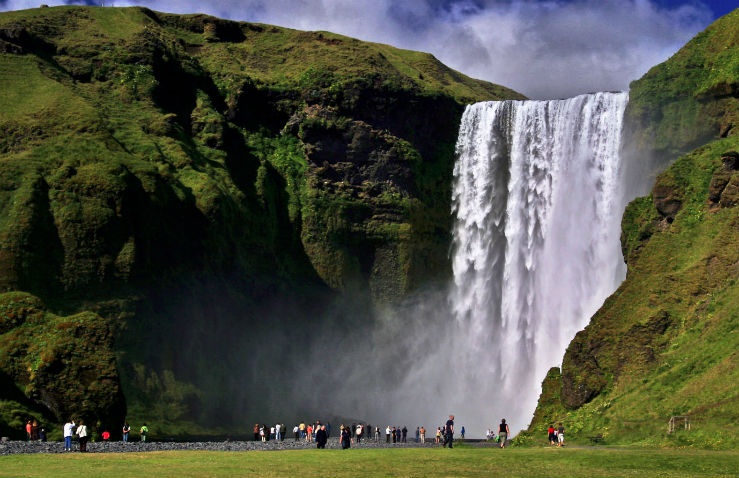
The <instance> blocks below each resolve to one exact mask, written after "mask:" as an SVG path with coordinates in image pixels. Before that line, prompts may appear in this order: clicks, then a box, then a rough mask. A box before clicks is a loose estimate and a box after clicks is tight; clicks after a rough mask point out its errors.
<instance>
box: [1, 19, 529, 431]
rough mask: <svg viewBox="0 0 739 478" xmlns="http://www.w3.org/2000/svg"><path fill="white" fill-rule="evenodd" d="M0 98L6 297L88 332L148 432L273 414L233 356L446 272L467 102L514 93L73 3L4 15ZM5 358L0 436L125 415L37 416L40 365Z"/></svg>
mask: <svg viewBox="0 0 739 478" xmlns="http://www.w3.org/2000/svg"><path fill="white" fill-rule="evenodd" d="M0 84H2V91H3V94H2V95H0V164H1V169H0V185H1V186H2V187H0V288H2V290H4V291H24V292H27V293H31V294H33V295H34V296H36V297H38V298H40V300H42V301H43V303H44V304H45V307H46V309H44V310H48V312H44V314H48V315H43V314H42V315H40V316H39V317H48V320H49V321H50V324H51V323H52V322H53V320H56V319H53V320H52V319H51V317H56V316H55V315H53V314H59V315H63V316H66V315H71V316H74V317H78V316H79V315H78V314H83V315H82V316H79V317H84V320H85V321H86V322H85V323H86V324H87V323H92V322H95V321H96V320H97V321H101V325H100V327H103V328H105V330H110V331H111V334H112V337H113V338H114V340H109V338H108V337H107V336H105V339H102V338H101V339H100V340H99V341H98V342H96V343H95V346H96V347H98V348H99V349H100V351H101V354H103V355H102V356H105V357H107V356H108V355H106V354H112V353H113V352H115V355H116V358H117V367H115V368H116V370H114V371H111V372H110V374H108V375H109V376H110V378H111V380H113V382H116V383H117V381H118V380H119V379H120V380H121V383H122V387H123V390H124V392H125V395H126V401H127V405H128V410H129V417H130V418H134V419H139V420H140V419H144V420H148V421H149V423H150V424H151V423H152V422H155V423H158V424H161V425H162V426H161V427H158V428H159V429H158V430H156V433H157V434H159V435H160V436H161V435H162V434H163V433H168V434H170V435H174V434H178V433H180V432H189V433H198V432H200V431H201V428H199V427H200V425H197V424H198V423H199V424H206V425H205V427H206V428H207V427H210V429H213V428H214V427H216V426H219V425H220V424H224V423H229V422H232V421H233V419H234V417H235V416H246V415H248V414H250V413H253V414H257V413H258V412H259V413H263V412H264V411H265V410H268V408H261V409H259V410H257V409H255V408H254V407H259V406H262V407H269V406H270V405H269V402H270V400H269V399H268V397H267V396H261V397H260V399H259V400H251V399H250V397H251V396H256V394H257V392H256V390H255V385H258V380H260V378H259V377H260V376H259V374H258V373H256V371H255V370H256V369H258V367H259V366H260V365H259V363H257V362H254V363H252V364H251V365H250V367H244V365H243V362H244V356H245V355H246V356H254V354H253V353H252V352H251V351H253V350H259V348H260V347H262V346H263V344H265V343H276V342H277V340H278V339H279V341H280V343H289V341H290V340H309V338H307V337H306V336H305V335H304V331H305V330H306V328H307V327H308V326H309V325H310V324H311V323H312V321H316V320H317V317H319V316H320V315H321V314H322V313H323V310H324V309H325V308H327V307H326V305H327V304H332V305H336V306H337V308H338V309H340V305H337V302H341V300H342V299H341V297H342V294H341V293H342V292H354V293H355V294H353V295H351V299H348V300H350V301H351V304H350V306H351V307H352V308H353V310H355V311H356V310H369V309H371V307H372V306H373V304H376V303H385V302H393V301H396V300H398V299H399V298H401V297H402V296H403V295H404V294H405V293H407V292H408V291H410V290H412V289H413V288H415V287H417V286H418V285H419V284H420V283H421V282H422V281H423V280H433V279H434V278H441V277H445V276H446V275H447V274H448V273H449V265H448V264H447V262H446V260H445V257H446V250H447V249H448V244H449V229H450V219H449V214H448V211H449V210H450V205H449V201H450V196H451V195H450V193H449V187H450V184H451V180H450V177H451V170H452V165H453V147H454V142H455V140H456V133H457V128H458V124H459V119H460V117H461V114H462V110H463V108H464V105H465V103H467V102H472V101H480V100H491V99H502V98H520V97H521V96H520V95H518V94H517V93H515V92H513V91H511V90H508V89H505V88H502V87H499V86H496V85H492V84H490V83H486V82H483V81H478V80H473V79H470V78H467V77H465V76H464V75H461V74H460V73H458V72H456V71H453V70H451V69H449V68H447V67H446V66H444V65H442V64H441V63H439V62H438V61H437V60H436V59H435V58H433V56H431V55H428V54H425V53H418V52H411V51H405V50H399V49H396V48H392V47H390V46H387V45H380V44H372V43H365V42H361V41H358V40H354V39H351V38H347V37H343V36H340V35H334V34H331V33H327V32H301V31H296V30H289V29H285V28H279V27H274V26H270V25H260V24H251V23H238V22H231V21H225V20H220V19H217V18H213V17H208V16H205V15H185V16H181V15H169V14H164V13H157V12H153V11H151V10H148V9H145V8H89V7H73V6H69V7H57V8H41V9H35V10H26V11H17V12H6V13H3V14H1V15H0ZM347 296H348V295H347ZM33 300H36V299H33ZM85 311H88V312H85ZM39 314H40V313H39ZM84 314H88V315H84ZM337 315H338V314H337ZM353 317H354V319H353V321H352V320H347V321H346V323H345V324H342V326H352V325H353V324H355V323H357V322H361V320H362V319H363V317H364V316H363V315H362V314H361V313H356V312H355V313H354V314H353ZM45 320H46V319H45ZM80 320H82V319H80ZM39 321H41V322H43V321H42V320H41V319H39ZM276 323H279V327H275V324H276ZM28 324H30V322H29V323H28ZM28 324H26V325H18V326H17V327H15V328H8V330H3V332H2V334H3V335H2V336H1V337H0V338H2V340H3V342H2V343H3V346H2V347H1V348H0V352H1V353H5V354H7V353H10V352H9V351H11V350H16V349H17V347H20V346H23V347H25V345H23V344H26V345H28V344H27V341H29V340H34V339H32V338H31V336H29V335H28V334H26V335H22V336H21V335H18V334H21V332H23V331H26V329H24V327H30V325H28ZM34 327H38V330H39V333H43V334H51V335H53V334H54V333H56V332H54V331H55V330H57V329H55V328H54V327H52V326H51V325H48V326H47V325H42V324H41V323H40V322H39V324H38V325H35V326H34ZM108 327H109V328H110V329H108ZM42 329H43V330H42ZM93 329H94V327H92V328H91V329H90V330H91V331H92V330H93ZM28 330H31V329H28ZM33 330H36V329H33ZM59 330H60V332H59V337H57V338H50V339H49V341H50V342H49V343H52V342H53V343H57V341H62V342H63V341H64V340H66V337H67V335H64V334H67V333H68V330H69V329H66V328H62V329H59ZM75 330H81V331H83V330H86V329H84V328H81V329H75ZM101 330H102V329H101ZM62 332H63V333H62ZM23 333H25V332H23ZM80 333H82V332H80ZM101 333H102V332H101ZM34 334H35V332H34ZM83 339H84V338H83V337H80V340H83ZM23 340H25V341H26V342H23ZM60 343H61V342H60ZM65 343H66V342H65ZM154 344H155V346H153V345H154ZM28 346H30V345H28ZM51 350H52V351H53V353H52V352H49V353H48V354H47V355H48V357H47V358H48V359H49V361H50V363H58V360H57V359H56V358H54V357H56V356H57V355H55V354H60V355H58V356H59V357H66V355H64V354H68V353H71V352H69V351H68V347H67V346H66V345H65V346H59V347H55V348H52V349H51ZM281 353H282V357H283V365H284V368H285V369H286V370H287V369H289V368H290V363H291V362H290V360H291V359H290V357H291V355H290V354H291V350H282V352H281ZM34 357H35V356H34ZM293 358H294V359H295V360H297V359H298V356H295V357H293ZM17 360H19V362H17V364H16V365H13V364H14V363H15V362H12V361H3V362H2V363H0V369H2V373H3V374H4V375H3V377H5V378H4V379H3V380H4V381H6V382H8V383H9V384H11V383H12V384H14V385H13V387H11V386H9V387H8V388H6V387H3V392H2V394H3V395H2V397H0V398H3V399H6V398H7V400H9V401H8V402H7V403H12V405H9V406H10V407H11V408H13V407H15V408H13V409H14V410H16V411H17V412H18V413H16V414H15V415H14V418H12V420H10V419H7V418H5V417H6V414H3V415H2V418H0V419H1V420H4V421H5V422H6V423H15V421H17V420H18V417H20V416H21V415H23V414H24V413H25V412H26V411H30V410H31V409H32V408H33V407H36V408H37V409H40V410H42V415H43V416H44V417H47V418H48V417H53V418H54V419H57V420H60V419H61V416H62V415H67V414H69V413H75V414H79V415H81V416H84V418H86V419H87V421H88V422H90V423H95V422H96V421H98V420H100V421H101V422H109V421H116V420H118V419H119V418H120V415H121V413H122V410H123V408H122V405H121V403H122V401H120V400H119V401H118V402H115V401H111V400H112V399H106V400H107V401H106V400H102V401H101V405H100V408H95V409H93V408H90V407H85V406H78V405H76V403H77V402H76V401H75V400H74V397H73V394H72V392H70V395H69V396H68V397H67V400H66V401H65V400H63V401H64V402H65V403H66V402H69V404H68V405H65V407H66V406H68V407H71V408H58V407H57V408H58V409H57V408H55V407H54V406H51V405H50V404H49V402H48V401H44V400H45V399H41V398H39V397H41V396H46V395H47V394H49V393H51V394H53V393H56V392H53V391H52V385H51V384H50V383H49V382H48V381H46V382H44V383H38V384H36V385H34V387H32V388H33V390H31V389H29V388H28V384H29V383H34V384H35V383H36V382H33V380H31V379H29V378H28V377H27V376H26V375H24V374H25V373H26V372H22V371H21V368H22V366H25V365H23V364H25V363H26V362H27V361H33V360H36V359H35V358H33V357H31V356H30V355H24V354H21V355H19V356H18V359H17ZM24 360H25V361H26V362H23V361H24ZM62 360H65V359H62ZM106 360H107V359H106ZM21 362H22V363H21ZM44 363H45V362H44ZM105 363H106V364H107V363H108V362H105ZM13 367H15V368H13ZM74 367H75V365H74V364H71V365H69V366H66V368H61V369H58V372H57V375H58V379H59V383H67V381H69V380H76V378H77V375H76V374H77V371H75V369H74ZM245 368H246V369H248V370H243V369H245ZM44 370H46V369H44ZM49 370H51V369H49ZM234 370H240V371H241V372H243V374H242V375H241V376H240V381H235V380H234V376H233V371H234ZM114 372H115V373H114ZM106 373H107V372H106ZM108 375H104V374H101V377H107V376H108ZM237 382H238V383H237ZM91 383H92V382H91ZM84 386H86V387H87V386H89V387H92V385H91V384H87V382H84ZM16 389H17V390H20V391H21V392H23V397H25V398H23V397H21V396H20V395H13V394H11V393H10V390H16ZM275 389H276V390H275V394H276V398H279V397H281V396H282V392H281V390H279V387H275ZM6 390H8V392H7V393H8V395H7V396H6V395H5V393H6V392H5V391H6ZM116 391H117V389H116V388H115V387H114V388H111V393H113V395H111V397H114V396H116V395H115V393H117V392H116ZM13 393H15V392H13ZM11 395H12V396H11ZM224 396H225V397H228V404H224V403H223V397H224ZM109 398H110V397H109ZM255 402H260V404H261V405H260V404H257V403H255ZM4 403H5V402H4ZM73 404H74V405H73ZM205 404H208V405H207V406H206V405H205ZM6 408H7V407H6ZM13 420H14V421H13ZM188 420H189V424H188V425H187V428H185V427H184V426H182V425H181V424H182V423H184V422H186V421H188ZM215 424H219V425H215ZM165 425H166V426H167V429H166V430H164V429H163V427H164V426H165ZM116 430H117V428H116ZM16 433H17V432H16Z"/></svg>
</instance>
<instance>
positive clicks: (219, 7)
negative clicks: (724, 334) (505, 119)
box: [0, 0, 739, 99]
mask: <svg viewBox="0 0 739 478" xmlns="http://www.w3.org/2000/svg"><path fill="white" fill-rule="evenodd" d="M40 3H47V4H49V5H59V4H64V3H88V4H99V3H100V2H91V1H54V0H0V10H15V9H21V8H33V7H37V6H38V5H39V4H40ZM738 3H739V0H703V1H701V0H372V1H367V0H210V1H208V2H203V1H202V0H109V1H106V2H105V4H106V5H114V6H130V5H144V6H147V7H150V8H152V9H154V10H159V11H168V12H176V13H194V12H203V13H209V14H211V15H216V16H219V17H224V18H230V19H233V20H245V21H255V22H263V23H272V24H277V25H282V26H287V27H292V28H298V29H303V30H329V31H334V32H337V33H341V34H344V35H348V36H352V37H355V38H360V39H362V40H368V41H376V42H382V43H389V44H392V45H395V46H398V47H401V48H408V49H413V50H421V51H427V52H430V53H433V54H434V55H435V56H436V57H437V58H439V59H440V60H441V61H443V62H444V63H446V64H447V65H449V66H451V67H452V68H455V69H457V70H460V71H462V72H463V73H466V74H468V75H470V76H473V77H475V78H480V79H484V80H488V81H492V82H494V83H499V84H502V85H505V86H508V87H510V88H513V89H515V90H518V91H520V92H522V93H524V94H526V95H527V96H529V97H531V98H542V99H544V98H564V97H569V96H574V95H577V94H580V93H587V92H592V91H604V90H625V89H628V84H629V82H630V81H632V80H635V79H637V78H639V77H640V76H641V75H643V74H644V73H645V72H646V71H647V70H648V69H649V68H650V67H651V66H653V65H655V64H657V63H660V62H662V61H664V60H665V59H667V58H668V57H669V56H670V55H672V54H673V53H674V52H676V51H677V49H679V48H680V47H681V46H682V45H684V44H685V43H686V42H687V41H688V40H690V38H692V37H693V36H694V35H695V34H696V33H698V32H699V31H701V30H703V29H704V28H705V27H706V26H708V25H709V24H710V23H711V22H712V21H714V20H715V19H716V18H718V17H719V16H721V15H724V14H726V13H728V12H729V11H731V10H732V9H733V8H737V6H738V5H737V4H738Z"/></svg>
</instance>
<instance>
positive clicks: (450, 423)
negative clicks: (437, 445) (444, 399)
mask: <svg viewBox="0 0 739 478" xmlns="http://www.w3.org/2000/svg"><path fill="white" fill-rule="evenodd" d="M453 442H454V415H449V420H447V421H446V425H444V446H445V447H446V446H447V445H449V448H452V444H453Z"/></svg>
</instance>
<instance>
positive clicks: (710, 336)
mask: <svg viewBox="0 0 739 478" xmlns="http://www.w3.org/2000/svg"><path fill="white" fill-rule="evenodd" d="M737 59H739V11H736V12H733V13H731V14H729V15H727V16H726V17H724V18H722V19H720V20H718V21H717V22H716V23H715V24H713V25H712V26H711V27H709V28H708V29H707V30H706V31H705V32H703V33H701V34H699V35H698V36H697V37H696V38H695V39H694V40H692V41H691V42H690V43H688V44H687V45H686V46H685V47H684V48H683V49H681V50H680V51H679V52H678V53H677V54H675V56H674V57H673V58H671V59H670V60H668V61H667V62H665V63H663V64H662V65H658V66H656V67H654V68H653V69H652V70H650V72H649V73H648V74H647V75H645V76H644V77H643V78H642V79H640V80H639V81H637V82H634V83H633V84H632V94H631V103H630V105H629V109H628V111H627V121H628V122H629V128H628V131H629V132H628V134H627V136H626V141H627V147H628V146H629V144H630V145H631V146H634V145H635V144H636V145H637V146H638V147H637V148H635V150H633V151H631V154H642V155H643V158H644V160H645V161H649V159H650V158H654V155H655V154H656V155H658V156H659V155H661V156H663V158H662V159H661V160H660V161H662V162H664V161H665V160H668V161H669V160H671V159H672V158H674V157H675V156H677V155H682V154H684V153H685V152H686V151H687V150H688V149H691V148H695V147H696V146H699V147H697V149H694V150H693V151H692V152H690V153H688V154H687V155H684V156H682V157H680V158H679V159H677V160H676V161H675V162H674V163H673V164H672V165H671V166H669V167H668V168H667V169H666V170H665V171H664V172H662V173H661V174H659V175H658V176H657V179H656V182H655V186H654V188H653V189H652V192H651V194H650V195H649V196H648V197H642V198H638V199H636V200H635V201H633V202H632V203H631V204H629V206H628V207H627V209H626V211H625V213H624V218H623V224H622V236H621V242H622V249H623V254H624V258H625V260H626V263H627V265H628V273H627V277H626V280H625V281H624V282H623V284H622V285H621V286H620V287H619V289H618V290H617V291H616V292H615V293H614V294H613V295H612V296H611V297H610V298H608V299H607V300H606V302H605V303H604V305H603V306H602V308H601V309H600V310H599V311H598V312H597V313H596V315H595V316H594V317H593V318H592V319H591V322H590V324H589V325H588V326H587V327H586V328H585V330H583V331H581V332H579V333H578V334H577V336H576V337H575V339H574V340H573V341H572V342H571V344H570V346H569V347H568V349H567V352H566V354H565V357H564V360H563V363H562V370H561V373H560V371H559V370H556V369H554V370H552V371H550V374H549V375H548V376H547V378H546V380H545V382H544V385H543V388H544V390H545V392H546V393H543V394H542V396H541V398H540V401H539V405H538V407H537V410H536V413H535V416H534V419H533V420H532V423H531V425H530V427H529V429H528V431H527V432H526V433H525V434H524V437H522V440H533V439H535V438H534V437H537V435H539V434H541V435H540V436H542V437H543V436H544V433H545V430H546V427H547V425H548V424H549V423H551V422H559V421H565V422H566V424H567V425H569V430H570V431H571V432H573V433H572V435H571V436H573V437H579V438H581V439H582V438H584V437H586V436H592V435H595V434H599V433H600V434H603V435H604V436H605V437H606V440H608V441H610V442H622V443H629V442H632V443H633V442H642V443H653V444H667V445H686V444H687V445H692V444H695V445H700V446H711V447H722V446H733V445H732V444H735V443H736V442H737V434H736V431H735V430H734V429H733V426H732V425H731V424H732V423H734V422H735V421H736V419H737V418H739V416H737V409H738V408H737V404H738V402H739V388H737V386H736V381H735V380H734V377H733V375H734V374H735V371H736V369H737V365H739V356H738V354H737V345H738V344H739V339H738V338H737V337H736V329H737V327H738V326H739V303H737V298H738V297H739V290H738V289H737V284H736V280H737V277H738V276H739V248H738V247H737V244H739V223H738V222H737V221H738V220H739V214H738V212H737V206H736V205H737V190H736V187H735V184H737V181H739V171H737V166H736V164H737V157H738V155H737V153H736V151H737V150H738V149H739V136H737V119H736V115H737V96H738V95H737V91H739V90H738V89H737V85H738V84H739V75H738V74H737V69H736V64H737V62H738V61H739V60H737ZM731 65H734V66H731ZM628 142H630V143H628ZM653 164H656V163H653ZM673 415H690V416H691V421H692V422H693V430H692V431H691V432H690V433H687V432H681V433H677V434H674V435H670V436H667V434H666V433H665V432H666V429H667V428H666V427H667V421H668V420H669V418H670V417H671V416H673ZM567 425H566V426H567Z"/></svg>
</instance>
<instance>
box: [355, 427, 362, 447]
mask: <svg viewBox="0 0 739 478" xmlns="http://www.w3.org/2000/svg"><path fill="white" fill-rule="evenodd" d="M356 434H357V444H359V443H361V442H362V425H357V432H356Z"/></svg>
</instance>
